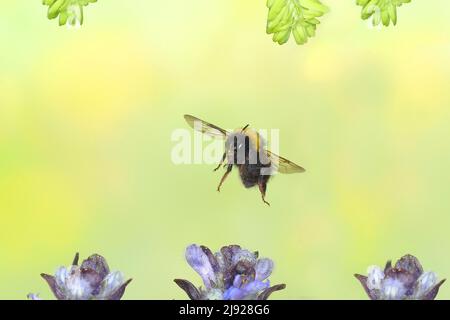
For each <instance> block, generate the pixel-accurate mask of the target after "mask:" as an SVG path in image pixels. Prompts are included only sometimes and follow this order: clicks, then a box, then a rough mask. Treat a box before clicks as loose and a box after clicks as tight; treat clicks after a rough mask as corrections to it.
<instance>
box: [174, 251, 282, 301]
mask: <svg viewBox="0 0 450 320" xmlns="http://www.w3.org/2000/svg"><path fill="white" fill-rule="evenodd" d="M186 260H187V262H188V264H189V265H190V266H191V267H192V268H193V269H194V270H195V271H196V272H197V273H198V274H199V275H200V277H201V278H202V280H203V286H202V287H200V288H197V287H195V286H194V285H193V284H192V283H191V282H189V281H187V280H182V279H175V283H176V284H177V285H178V286H179V287H180V288H181V289H183V290H184V291H185V292H186V293H187V295H188V296H189V298H191V299H192V300H266V299H267V298H268V297H269V296H270V295H271V294H272V292H274V291H277V290H282V289H284V288H285V287H286V286H285V285H284V284H280V285H275V286H272V287H271V286H270V282H269V280H268V277H269V276H270V275H271V273H272V270H273V267H274V264H273V261H272V260H270V259H267V258H263V259H258V252H251V251H248V250H245V249H242V248H241V247H240V246H237V245H230V246H225V247H222V248H221V249H220V252H217V253H215V254H213V253H212V252H211V250H210V249H209V248H207V247H205V246H198V245H196V244H193V245H190V246H188V247H187V248H186Z"/></svg>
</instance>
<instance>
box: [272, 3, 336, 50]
mask: <svg viewBox="0 0 450 320" xmlns="http://www.w3.org/2000/svg"><path fill="white" fill-rule="evenodd" d="M267 7H268V8H269V14H268V17H267V33H268V34H273V41H274V42H277V43H278V44H284V43H286V42H287V41H288V40H289V38H290V36H291V33H292V34H293V36H294V39H295V42H297V44H304V43H306V42H307V41H308V39H309V38H311V37H313V36H314V35H315V33H316V28H317V25H318V24H319V23H320V21H319V20H318V19H317V18H318V17H321V16H323V15H324V14H325V13H327V12H328V7H326V6H325V5H323V4H322V3H321V2H320V1H319V0H267Z"/></svg>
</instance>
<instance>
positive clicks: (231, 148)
mask: <svg viewBox="0 0 450 320" xmlns="http://www.w3.org/2000/svg"><path fill="white" fill-rule="evenodd" d="M184 119H185V120H186V121H187V123H188V124H189V125H190V126H191V127H192V128H193V129H195V130H197V131H200V132H202V133H204V134H207V135H209V136H212V137H214V138H224V139H226V140H225V152H224V154H223V156H222V159H221V161H220V163H219V165H218V166H217V167H216V168H215V169H214V171H217V170H218V169H219V168H220V166H222V165H223V167H224V168H226V171H225V174H224V175H223V176H222V179H221V180H220V183H219V186H218V187H217V191H220V188H221V187H222V184H223V183H224V182H225V180H226V178H227V177H228V175H229V174H230V172H231V170H232V169H233V165H235V166H236V167H237V168H238V170H239V175H240V177H241V181H242V183H243V184H244V186H245V187H246V188H251V187H254V186H256V185H257V186H258V187H259V191H260V193H261V198H262V201H263V202H264V203H265V204H267V205H269V206H270V204H269V203H268V202H267V201H266V199H265V198H266V189H267V183H268V181H269V178H270V177H271V176H272V175H273V174H275V173H276V172H280V173H297V172H304V171H305V169H303V168H302V167H300V166H299V165H297V164H295V163H293V162H291V161H289V160H287V159H285V158H283V157H280V156H278V155H276V154H274V153H272V152H270V151H269V150H267V149H266V146H265V142H264V140H263V138H262V137H261V136H260V135H259V134H258V132H256V131H255V130H253V129H250V128H249V125H246V126H244V127H243V128H238V129H236V130H234V131H233V132H229V131H226V130H224V129H222V128H220V127H218V126H216V125H213V124H211V123H209V122H206V121H203V120H201V119H198V118H196V117H194V116H191V115H184Z"/></svg>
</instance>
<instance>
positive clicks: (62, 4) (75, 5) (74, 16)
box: [42, 0, 97, 26]
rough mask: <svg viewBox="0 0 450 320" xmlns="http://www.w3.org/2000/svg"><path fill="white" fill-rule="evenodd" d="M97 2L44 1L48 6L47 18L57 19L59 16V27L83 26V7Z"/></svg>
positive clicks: (87, 0) (94, 0) (86, 0)
mask: <svg viewBox="0 0 450 320" xmlns="http://www.w3.org/2000/svg"><path fill="white" fill-rule="evenodd" d="M93 2H97V0H42V4H44V5H46V6H48V13H47V17H48V18H49V19H55V18H56V17H58V16H59V25H60V26H62V25H65V24H67V25H70V26H75V25H77V24H79V25H82V24H83V19H84V17H83V7H85V6H87V5H88V4H89V3H93Z"/></svg>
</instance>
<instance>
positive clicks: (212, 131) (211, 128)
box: [184, 114, 228, 138]
mask: <svg viewBox="0 0 450 320" xmlns="http://www.w3.org/2000/svg"><path fill="white" fill-rule="evenodd" d="M184 119H185V120H186V122H187V123H188V124H189V125H190V126H191V127H192V128H193V129H194V130H197V131H200V132H202V133H206V134H207V135H210V136H212V137H215V138H224V137H226V136H227V135H228V131H226V130H224V129H222V128H219V127H218V126H215V125H213V124H211V123H209V122H206V121H203V120H201V119H199V118H196V117H194V116H191V115H189V114H185V115H184Z"/></svg>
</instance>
